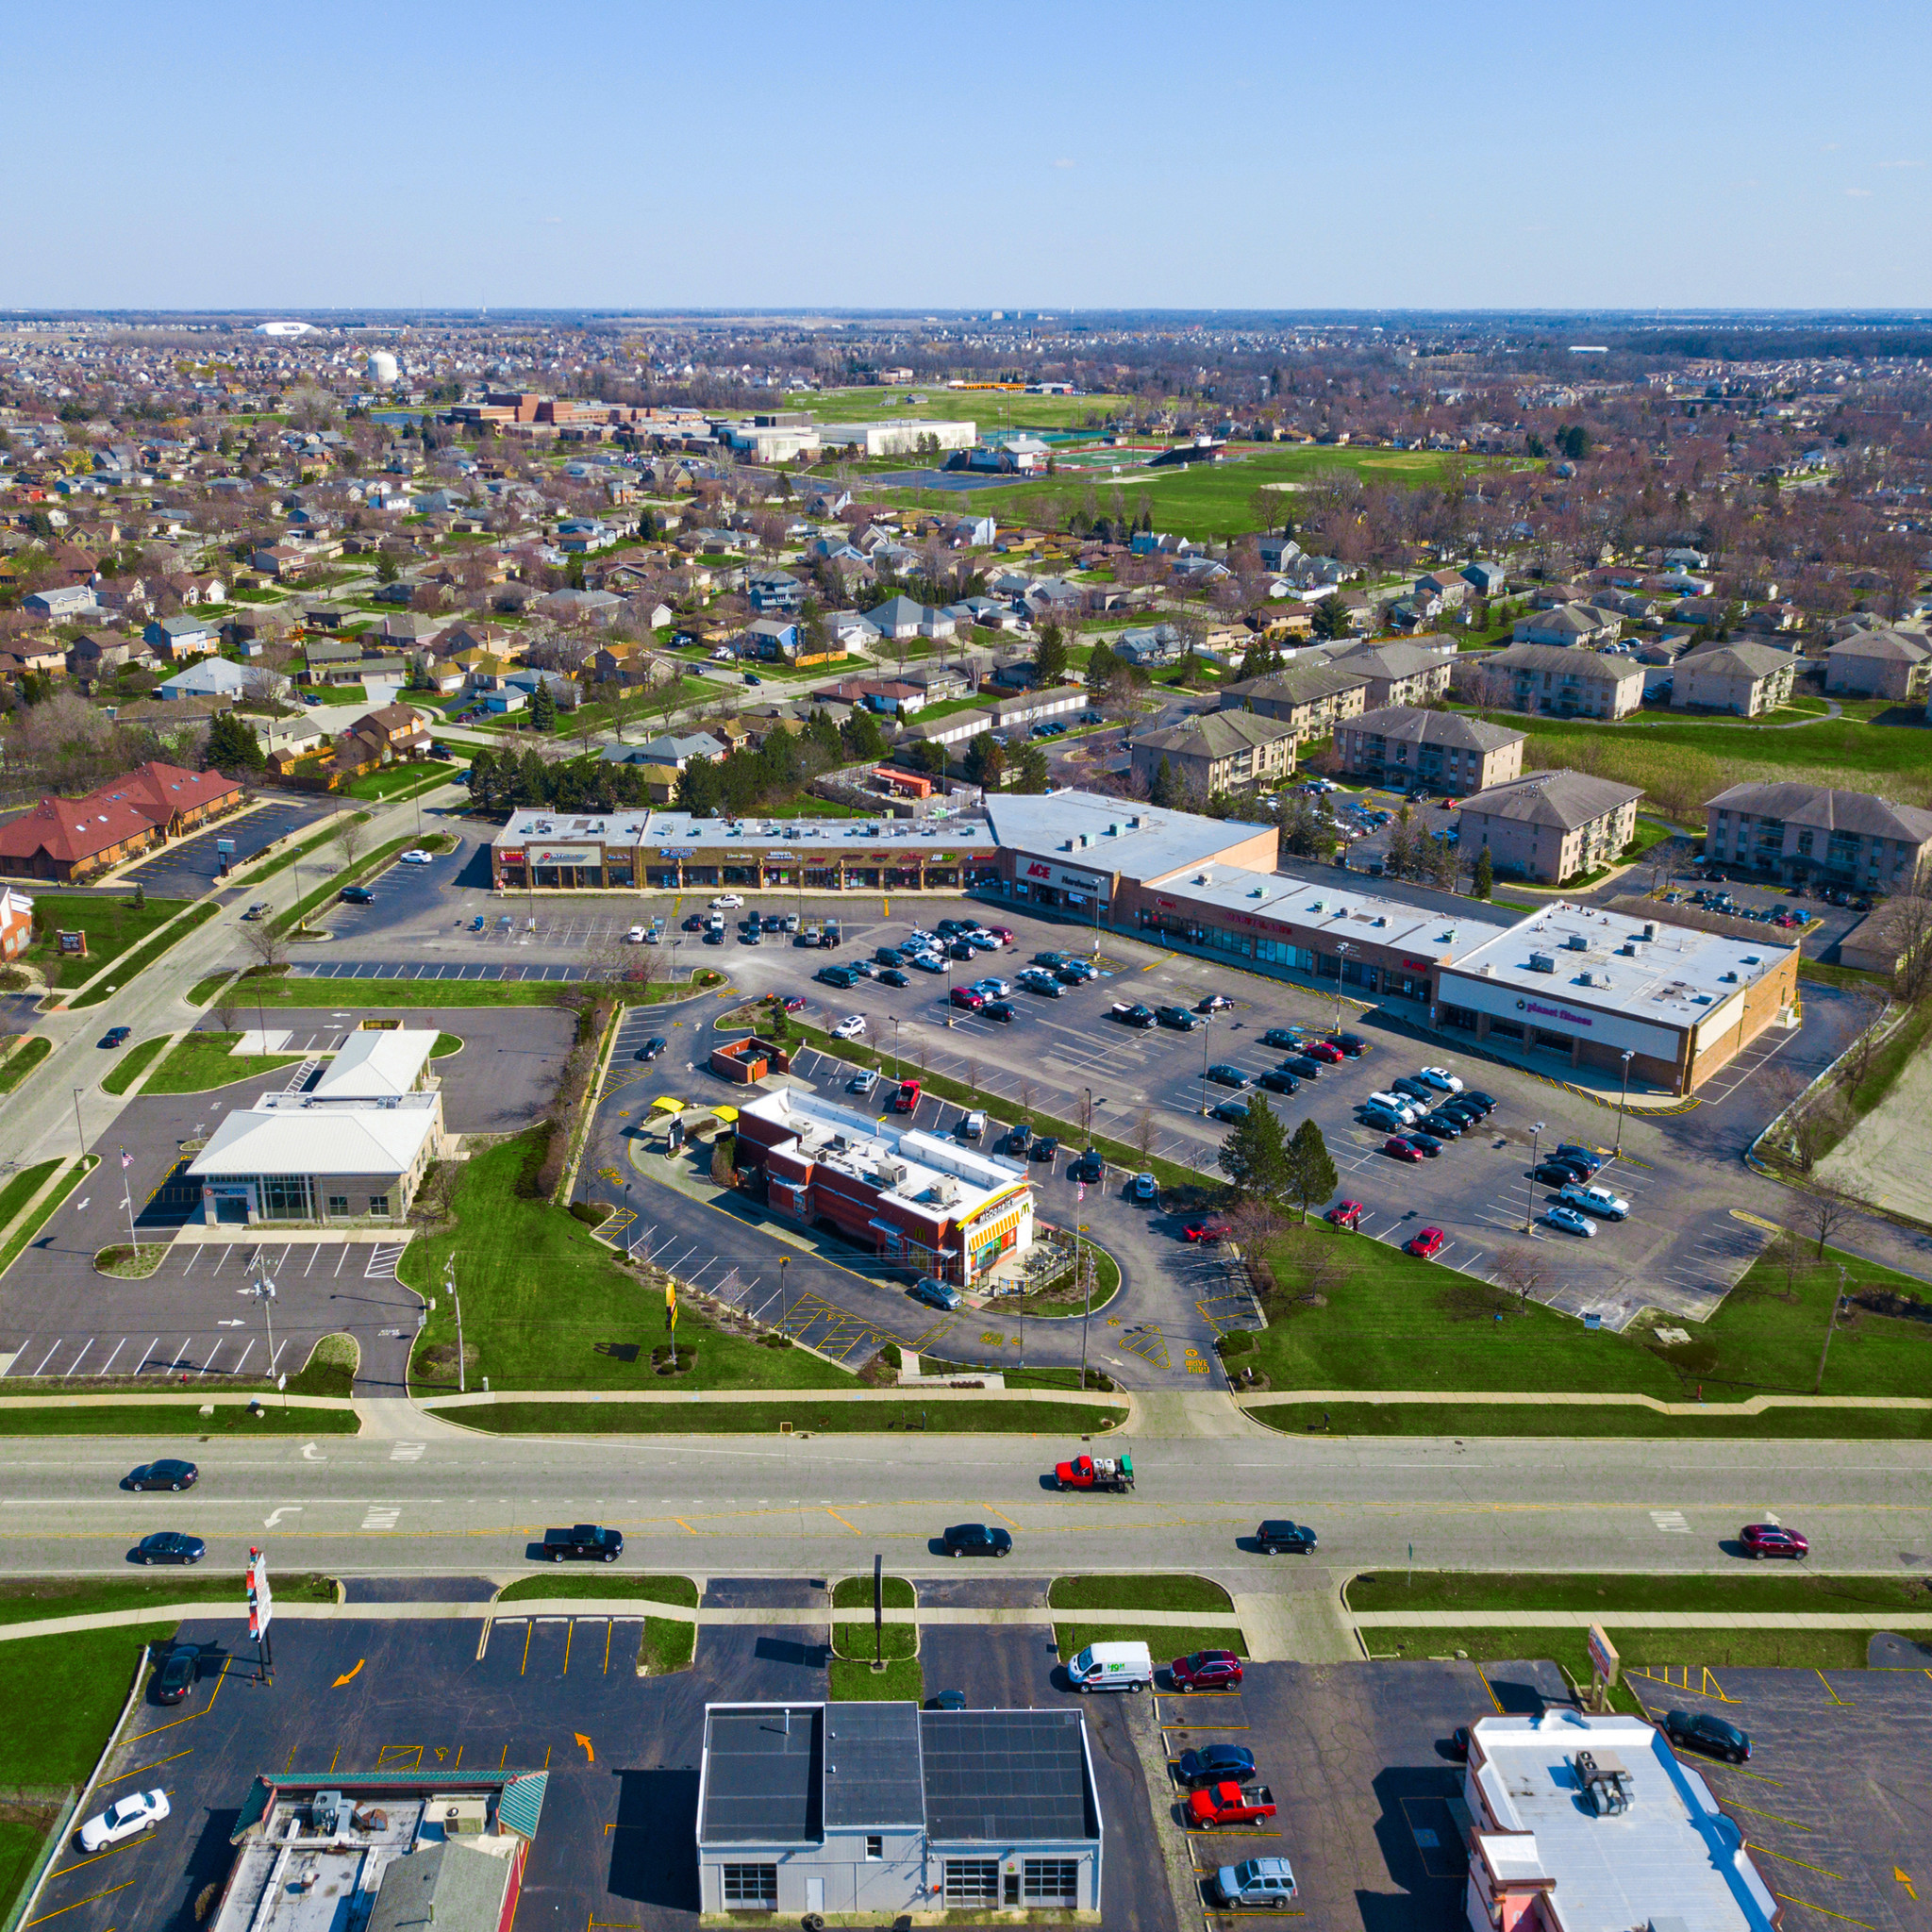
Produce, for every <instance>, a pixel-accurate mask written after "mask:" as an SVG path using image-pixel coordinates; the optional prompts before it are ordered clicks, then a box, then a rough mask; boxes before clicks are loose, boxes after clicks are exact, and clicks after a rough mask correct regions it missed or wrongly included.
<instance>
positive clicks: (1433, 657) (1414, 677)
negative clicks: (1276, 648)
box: [1330, 636, 1456, 711]
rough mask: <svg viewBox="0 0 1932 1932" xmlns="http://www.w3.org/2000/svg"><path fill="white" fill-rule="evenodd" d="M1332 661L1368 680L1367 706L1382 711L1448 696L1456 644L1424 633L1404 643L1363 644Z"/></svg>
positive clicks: (1339, 667) (1372, 709)
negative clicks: (1391, 707)
mask: <svg viewBox="0 0 1932 1932" xmlns="http://www.w3.org/2000/svg"><path fill="white" fill-rule="evenodd" d="M1330 661H1331V662H1332V663H1333V665H1334V667H1335V669H1336V670H1338V671H1345V672H1348V673H1349V674H1351V675H1355V676H1359V677H1365V678H1367V679H1368V691H1367V692H1366V699H1367V702H1366V704H1365V706H1364V708H1365V709H1367V710H1371V711H1379V710H1380V709H1382V708H1383V707H1384V706H1386V705H1426V704H1427V703H1429V701H1430V700H1431V699H1433V698H1440V697H1446V696H1447V695H1448V691H1449V679H1450V675H1451V674H1452V673H1453V672H1454V670H1455V668H1456V646H1455V643H1454V642H1453V641H1451V640H1450V639H1448V638H1439V637H1434V636H1424V637H1417V638H1411V639H1410V640H1409V641H1407V643H1402V644H1362V645H1359V646H1357V648H1356V649H1355V650H1352V651H1344V652H1342V654H1341V656H1340V657H1339V658H1333V659H1331V660H1330Z"/></svg>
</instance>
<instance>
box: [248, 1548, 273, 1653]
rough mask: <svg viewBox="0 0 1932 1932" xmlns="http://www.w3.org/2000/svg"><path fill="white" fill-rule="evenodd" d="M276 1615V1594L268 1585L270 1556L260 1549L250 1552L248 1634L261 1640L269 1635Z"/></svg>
mask: <svg viewBox="0 0 1932 1932" xmlns="http://www.w3.org/2000/svg"><path fill="white" fill-rule="evenodd" d="M274 1615H275V1596H274V1593H273V1592H272V1591H270V1589H269V1587H268V1558H267V1557H264V1556H263V1555H262V1553H261V1552H260V1551H259V1550H250V1551H249V1553H248V1634H249V1636H251V1637H252V1638H254V1639H255V1640H256V1641H257V1642H259V1641H261V1640H262V1638H264V1637H266V1636H267V1635H268V1626H269V1623H270V1620H271V1619H272V1618H273V1617H274Z"/></svg>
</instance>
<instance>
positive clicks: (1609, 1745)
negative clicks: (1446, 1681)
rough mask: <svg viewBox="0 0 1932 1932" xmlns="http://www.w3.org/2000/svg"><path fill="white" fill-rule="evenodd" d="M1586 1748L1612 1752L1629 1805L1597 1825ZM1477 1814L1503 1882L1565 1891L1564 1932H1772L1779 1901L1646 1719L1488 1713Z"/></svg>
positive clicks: (1482, 1844)
mask: <svg viewBox="0 0 1932 1932" xmlns="http://www.w3.org/2000/svg"><path fill="white" fill-rule="evenodd" d="M1578 1751H1590V1752H1592V1753H1594V1754H1597V1755H1598V1756H1599V1757H1601V1756H1603V1755H1606V1754H1614V1755H1615V1757H1617V1758H1618V1759H1620V1760H1621V1762H1622V1766H1623V1769H1624V1771H1625V1772H1627V1773H1628V1774H1629V1778H1630V1807H1629V1809H1628V1810H1626V1811H1623V1812H1619V1813H1616V1814H1613V1815H1612V1816H1610V1817H1607V1818H1599V1817H1597V1816H1596V1814H1595V1813H1594V1812H1592V1811H1591V1810H1590V1809H1589V1808H1588V1807H1586V1806H1585V1805H1584V1803H1583V1801H1582V1799H1581V1797H1580V1795H1579V1790H1580V1788H1579V1784H1578V1780H1577V1775H1576V1770H1575V1759H1576V1754H1577V1752H1578ZM1468 1782H1469V1785H1470V1786H1471V1788H1472V1789H1471V1790H1469V1793H1468V1797H1469V1802H1470V1809H1471V1810H1472V1811H1473V1812H1477V1813H1478V1815H1480V1814H1481V1813H1482V1812H1484V1811H1486V1812H1487V1813H1488V1815H1489V1816H1490V1817H1491V1818H1493V1819H1494V1820H1495V1821H1496V1825H1497V1827H1498V1828H1497V1829H1496V1830H1493V1831H1480V1832H1478V1834H1477V1850H1478V1855H1479V1856H1480V1857H1483V1858H1484V1859H1486V1860H1487V1861H1488V1862H1489V1864H1490V1865H1491V1869H1493V1870H1494V1871H1495V1872H1496V1873H1497V1874H1498V1876H1499V1877H1520V1878H1524V1879H1530V1878H1542V1879H1544V1880H1553V1881H1554V1883H1555V1894H1554V1904H1555V1906H1556V1907H1557V1912H1558V1914H1559V1915H1560V1916H1561V1919H1562V1923H1563V1925H1564V1927H1565V1928H1566V1932H1629V1928H1630V1927H1631V1926H1633V1925H1644V1924H1658V1925H1662V1924H1670V1925H1673V1926H1682V1927H1683V1932H1740V1928H1742V1932H1770V1927H1771V1926H1773V1925H1774V1924H1775V1923H1776V1911H1777V1907H1776V1904H1775V1901H1774V1899H1773V1898H1772V1896H1771V1893H1770V1892H1769V1891H1768V1890H1766V1889H1765V1886H1764V1882H1763V1880H1762V1879H1760V1878H1759V1877H1758V1875H1757V1871H1756V1869H1755V1868H1754V1867H1753V1865H1752V1863H1751V1859H1750V1857H1749V1855H1748V1854H1747V1853H1746V1852H1745V1850H1744V1843H1743V1838H1742V1835H1741V1833H1740V1831H1739V1829H1738V1826H1737V1825H1736V1824H1734V1823H1733V1822H1732V1821H1731V1820H1730V1819H1729V1818H1727V1817H1725V1816H1724V1813H1723V1812H1722V1811H1721V1810H1720V1809H1719V1808H1718V1804H1717V1800H1716V1799H1715V1798H1713V1797H1712V1796H1711V1793H1710V1788H1709V1787H1708V1786H1707V1784H1706V1783H1705V1782H1704V1779H1703V1778H1702V1777H1701V1776H1699V1775H1698V1774H1697V1773H1696V1772H1695V1771H1694V1770H1692V1769H1691V1766H1689V1765H1688V1764H1684V1763H1682V1762H1681V1761H1680V1760H1679V1759H1678V1757H1677V1756H1676V1754H1675V1752H1674V1751H1673V1750H1672V1749H1671V1746H1670V1743H1669V1741H1668V1740H1666V1738H1665V1737H1664V1735H1663V1733H1662V1732H1661V1731H1659V1730H1657V1729H1656V1728H1655V1727H1654V1726H1652V1725H1650V1724H1645V1723H1644V1722H1643V1721H1642V1720H1641V1719H1640V1718H1631V1717H1608V1718H1600V1717H1589V1716H1586V1715H1584V1714H1583V1713H1581V1712H1578V1711H1574V1710H1567V1709H1564V1710H1550V1711H1546V1712H1545V1713H1544V1714H1543V1715H1542V1716H1541V1717H1486V1718H1484V1719H1482V1720H1481V1721H1480V1722H1479V1723H1478V1724H1476V1725H1475V1726H1474V1741H1473V1743H1472V1747H1471V1751H1470V1763H1469V1772H1468Z"/></svg>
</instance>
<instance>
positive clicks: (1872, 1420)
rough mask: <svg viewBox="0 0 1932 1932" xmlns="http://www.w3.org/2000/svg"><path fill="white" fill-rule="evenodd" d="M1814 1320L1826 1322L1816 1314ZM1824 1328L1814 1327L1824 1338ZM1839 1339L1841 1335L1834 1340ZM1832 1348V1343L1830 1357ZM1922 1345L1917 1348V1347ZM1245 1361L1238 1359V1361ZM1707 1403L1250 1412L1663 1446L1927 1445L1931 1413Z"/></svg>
mask: <svg viewBox="0 0 1932 1932" xmlns="http://www.w3.org/2000/svg"><path fill="white" fill-rule="evenodd" d="M1819 1319H1820V1323H1821V1324H1822V1323H1823V1320H1824V1317H1823V1314H1822V1313H1821V1315H1820V1318H1819ZM1819 1336H1820V1339H1821V1340H1823V1338H1824V1328H1823V1326H1822V1325H1821V1326H1820V1328H1819ZM1843 1339H1844V1337H1843V1335H1842V1334H1840V1337H1839V1341H1842V1340H1843ZM1837 1346H1838V1343H1837V1342H1836V1341H1835V1342H1834V1343H1833V1344H1832V1347H1833V1352H1834V1353H1836V1351H1837ZM1922 1346H1923V1344H1922ZM1245 1359H1246V1357H1237V1360H1238V1361H1241V1362H1244V1361H1245ZM1707 1407H1709V1408H1710V1409H1711V1413H1709V1414H1707V1415H1696V1416H1675V1415H1658V1414H1657V1411H1656V1410H1655V1409H1649V1408H1638V1407H1629V1406H1625V1405H1624V1404H1622V1403H1601V1404H1591V1405H1586V1406H1577V1405H1573V1404H1569V1403H1565V1404H1563V1405H1562V1406H1561V1407H1547V1406H1543V1405H1539V1404H1531V1403H1487V1404H1484V1403H1464V1402H1345V1403H1339V1404H1338V1403H1329V1404H1327V1405H1325V1406H1324V1405H1323V1404H1321V1403H1307V1402H1262V1403H1257V1404H1255V1405H1254V1406H1253V1407H1250V1408H1249V1410H1248V1413H1249V1414H1250V1415H1251V1416H1253V1417H1254V1419H1255V1420H1256V1421H1257V1423H1265V1424H1267V1425H1268V1426H1269V1427H1270V1428H1274V1429H1281V1430H1283V1431H1285V1432H1286V1433H1287V1434H1289V1435H1305V1434H1307V1433H1309V1432H1311V1431H1312V1432H1313V1433H1316V1434H1320V1433H1322V1427H1321V1424H1322V1418H1323V1417H1324V1415H1325V1416H1326V1417H1327V1418H1328V1424H1327V1431H1326V1432H1327V1433H1328V1434H1329V1435H1331V1436H1462V1437H1475V1436H1582V1437H1603V1438H1611V1437H1621V1438H1628V1439H1646V1440H1654V1441H1687V1442H1699V1441H1807V1440H1811V1439H1820V1440H1824V1441H1840V1442H1850V1441H1874V1442H1924V1441H1932V1409H1923V1408H1879V1409H1872V1408H1776V1409H1773V1410H1771V1411H1770V1412H1769V1413H1768V1414H1765V1415H1727V1414H1726V1413H1725V1412H1724V1410H1725V1407H1726V1405H1724V1404H1723V1403H1718V1404H1715V1405H1709V1404H1707Z"/></svg>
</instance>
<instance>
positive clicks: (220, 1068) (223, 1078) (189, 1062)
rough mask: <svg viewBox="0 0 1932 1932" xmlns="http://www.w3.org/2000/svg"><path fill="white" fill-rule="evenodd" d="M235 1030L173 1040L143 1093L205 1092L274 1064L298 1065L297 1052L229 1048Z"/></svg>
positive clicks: (237, 1036)
mask: <svg viewBox="0 0 1932 1932" xmlns="http://www.w3.org/2000/svg"><path fill="white" fill-rule="evenodd" d="M241 1038H242V1036H241V1035H240V1034H239V1033H190V1034H188V1035H186V1036H185V1037H184V1038H183V1039H182V1040H180V1041H177V1042H176V1044H175V1050H174V1052H173V1053H171V1054H170V1055H169V1056H168V1058H166V1059H164V1060H163V1061H162V1062H161V1063H160V1065H159V1066H158V1067H157V1068H156V1069H155V1073H154V1077H153V1078H152V1079H151V1080H149V1082H148V1083H147V1085H146V1087H145V1088H143V1089H142V1091H143V1092H146V1093H208V1092H211V1091H213V1090H214V1089H215V1088H217V1087H232V1086H233V1085H234V1084H235V1083H236V1082H237V1081H238V1080H252V1079H255V1078H256V1077H257V1076H258V1075H259V1074H273V1073H274V1072H275V1069H276V1068H278V1067H292V1066H296V1065H299V1064H300V1062H301V1060H302V1058H303V1056H302V1055H301V1054H299V1053H249V1054H236V1053H232V1052H230V1050H229V1049H230V1048H232V1047H233V1046H235V1045H236V1044H237V1043H238V1042H239V1041H240V1040H241Z"/></svg>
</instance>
